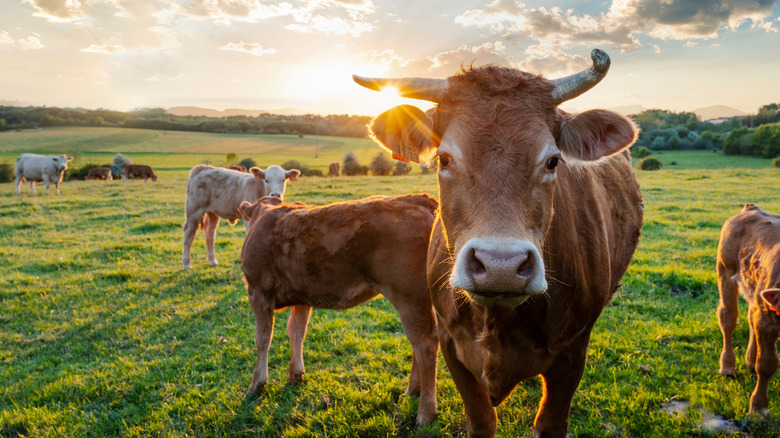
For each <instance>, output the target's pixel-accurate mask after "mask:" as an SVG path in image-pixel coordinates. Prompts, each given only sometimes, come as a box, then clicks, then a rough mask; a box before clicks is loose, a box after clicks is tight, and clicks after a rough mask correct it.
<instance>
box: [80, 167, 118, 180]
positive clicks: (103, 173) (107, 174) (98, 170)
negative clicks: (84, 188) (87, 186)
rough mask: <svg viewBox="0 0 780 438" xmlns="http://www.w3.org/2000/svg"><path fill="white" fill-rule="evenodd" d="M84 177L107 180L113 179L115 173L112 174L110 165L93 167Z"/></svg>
mask: <svg viewBox="0 0 780 438" xmlns="http://www.w3.org/2000/svg"><path fill="white" fill-rule="evenodd" d="M84 179H85V180H91V179H104V180H106V181H112V180H113V179H114V175H112V174H111V168H110V167H93V168H92V169H89V172H87V176H85V177H84Z"/></svg>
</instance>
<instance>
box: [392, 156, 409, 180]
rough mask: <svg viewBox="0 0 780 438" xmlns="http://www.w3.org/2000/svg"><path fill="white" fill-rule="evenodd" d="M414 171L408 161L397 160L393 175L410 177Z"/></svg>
mask: <svg viewBox="0 0 780 438" xmlns="http://www.w3.org/2000/svg"><path fill="white" fill-rule="evenodd" d="M411 171H412V165H411V164H409V163H407V162H406V161H401V160H397V161H396V162H395V166H393V175H394V176H401V175H408V174H409V172H411Z"/></svg>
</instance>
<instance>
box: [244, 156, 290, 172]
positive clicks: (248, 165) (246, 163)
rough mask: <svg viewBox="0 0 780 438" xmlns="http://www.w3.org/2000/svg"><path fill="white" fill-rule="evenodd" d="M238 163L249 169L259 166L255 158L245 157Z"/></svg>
mask: <svg viewBox="0 0 780 438" xmlns="http://www.w3.org/2000/svg"><path fill="white" fill-rule="evenodd" d="M238 165H239V166H244V167H246V169H247V170H249V169H250V168H252V167H255V166H257V163H255V160H253V159H251V158H244V159H243V160H241V161H239V162H238ZM298 170H300V169H298Z"/></svg>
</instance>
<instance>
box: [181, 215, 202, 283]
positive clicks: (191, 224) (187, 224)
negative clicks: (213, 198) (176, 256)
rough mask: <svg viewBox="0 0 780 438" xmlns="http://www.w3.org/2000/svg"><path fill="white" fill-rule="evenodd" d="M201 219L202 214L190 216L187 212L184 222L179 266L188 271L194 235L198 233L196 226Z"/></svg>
mask: <svg viewBox="0 0 780 438" xmlns="http://www.w3.org/2000/svg"><path fill="white" fill-rule="evenodd" d="M202 217H203V213H201V212H194V213H192V214H190V213H189V212H187V218H186V219H185V220H184V226H183V227H182V230H183V232H184V243H183V247H182V253H181V264H182V266H183V267H184V269H190V267H191V266H192V264H191V263H190V251H191V250H192V241H193V240H194V239H195V235H196V234H197V233H198V226H199V225H200V220H201V218H202Z"/></svg>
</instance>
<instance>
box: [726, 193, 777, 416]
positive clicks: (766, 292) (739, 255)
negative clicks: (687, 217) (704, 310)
mask: <svg viewBox="0 0 780 438" xmlns="http://www.w3.org/2000/svg"><path fill="white" fill-rule="evenodd" d="M717 269H718V288H719V289H720V304H719V305H718V323H719V324H720V330H721V332H722V333H723V350H722V352H721V354H720V373H721V374H723V375H726V376H734V373H735V371H736V358H735V357H734V346H733V344H732V337H733V334H734V329H735V328H736V326H737V316H738V315H739V309H738V301H739V298H738V297H739V295H742V298H744V299H745V301H747V303H748V322H749V324H750V339H749V341H748V346H747V351H746V354H745V362H746V363H747V366H748V369H750V371H752V372H755V373H756V374H758V381H757V382H756V388H755V390H754V391H753V395H752V396H751V397H750V412H751V413H758V414H766V413H767V412H768V411H769V396H768V395H767V386H768V385H769V379H771V378H772V376H773V375H774V374H775V372H776V371H777V367H778V357H777V339H778V337H780V215H778V214H774V213H769V212H767V211H764V210H762V209H760V208H758V207H757V206H755V205H753V204H746V205H745V207H744V208H743V209H742V212H741V213H739V214H738V215H736V216H732V217H731V218H729V220H727V221H726V223H725V224H724V225H723V229H722V230H721V233H720V243H718V263H717Z"/></svg>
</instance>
